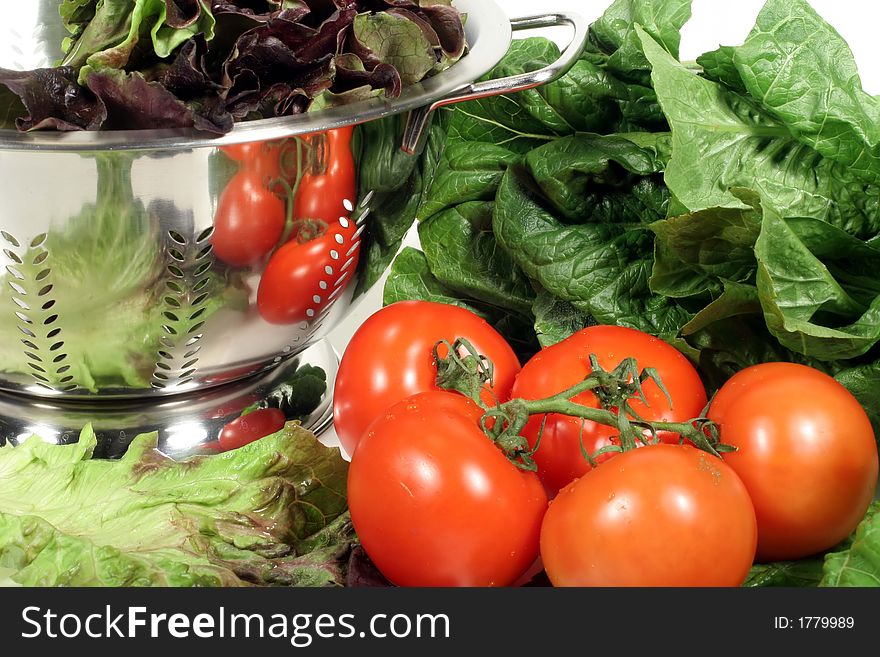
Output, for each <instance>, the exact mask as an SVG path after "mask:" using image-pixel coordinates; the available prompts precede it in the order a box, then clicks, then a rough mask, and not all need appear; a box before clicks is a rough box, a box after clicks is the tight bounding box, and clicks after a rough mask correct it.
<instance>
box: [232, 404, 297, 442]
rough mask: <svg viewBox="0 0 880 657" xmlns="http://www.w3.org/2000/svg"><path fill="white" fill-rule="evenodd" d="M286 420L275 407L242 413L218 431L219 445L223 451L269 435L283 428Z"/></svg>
mask: <svg viewBox="0 0 880 657" xmlns="http://www.w3.org/2000/svg"><path fill="white" fill-rule="evenodd" d="M286 420H287V418H285V417H284V413H282V412H281V411H280V410H278V409H277V408H260V409H257V410H255V411H252V412H250V413H247V414H246V415H242V416H241V417H239V418H236V419H235V420H233V421H232V422H230V423H229V424H227V425H226V426H225V427H223V429H222V430H221V431H220V437H219V439H218V440H219V447H220V449H221V450H222V451H224V452H225V451H228V450H231V449H238V448H239V447H243V446H244V445H247V444H248V443H252V442H254V441H255V440H259V439H260V438H265V437H266V436H271V435H272V434H273V433H276V432H278V431H281V429H283V428H284V423H285V422H286Z"/></svg>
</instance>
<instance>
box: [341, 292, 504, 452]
mask: <svg viewBox="0 0 880 657" xmlns="http://www.w3.org/2000/svg"><path fill="white" fill-rule="evenodd" d="M456 338H467V339H468V340H470V341H471V343H472V344H473V345H474V348H475V349H476V350H477V351H478V352H479V353H480V354H482V355H483V356H486V357H487V358H489V359H490V360H491V361H492V362H493V363H494V365H495V377H494V382H493V383H494V386H493V389H492V392H490V391H488V390H487V391H486V393H485V395H484V401H486V402H487V403H491V402H492V401H493V395H492V393H493V392H494V395H496V396H497V397H498V399H499V400H501V401H506V400H507V399H508V398H509V395H510V388H511V386H512V385H513V379H514V377H515V376H516V373H517V372H519V361H518V360H517V358H516V354H514V353H513V349H511V348H510V345H509V344H507V342H506V341H505V340H504V338H503V337H501V335H500V334H499V333H498V332H497V331H496V330H495V329H493V328H492V327H491V326H489V324H488V323H487V322H486V321H485V320H483V319H482V318H481V317H479V316H477V315H475V314H474V313H472V312H470V311H469V310H466V309H464V308H459V307H458V306H451V305H447V304H443V303H432V302H430V301H401V302H399V303H395V304H392V305H390V306H386V307H385V308H383V309H381V310H379V311H378V312H376V313H374V314H373V315H372V316H371V317H369V318H368V319H367V320H366V321H365V322H364V323H363V324H362V325H361V327H360V328H359V329H358V330H357V332H355V334H354V335H353V336H352V338H351V340H350V341H349V343H348V346H347V347H346V350H345V353H344V354H343V356H342V362H341V363H340V364H339V372H338V374H337V375H336V387H335V390H334V393H333V420H334V425H335V428H336V433H337V435H338V436H339V440H340V442H341V443H342V446H343V447H344V448H345V450H346V451H347V452H348V453H349V454H353V453H354V451H355V447H356V446H357V444H358V441H359V440H360V439H361V436H362V435H363V434H364V431H365V430H366V428H367V426H368V425H369V424H370V422H372V421H373V420H374V419H376V418H377V417H378V416H380V415H381V414H382V413H383V412H384V411H385V409H387V408H388V407H389V406H391V405H392V404H394V403H396V402H398V401H400V400H401V399H403V398H404V397H408V396H410V395H413V394H416V393H418V392H425V391H427V390H436V389H437V387H436V385H435V379H436V377H437V367H436V365H435V364H434V360H433V355H432V350H433V348H434V345H435V344H437V342H439V341H440V340H448V341H450V342H452V341H453V340H455V339H456ZM441 355H445V354H444V353H441Z"/></svg>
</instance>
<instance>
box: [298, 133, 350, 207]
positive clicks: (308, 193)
mask: <svg viewBox="0 0 880 657" xmlns="http://www.w3.org/2000/svg"><path fill="white" fill-rule="evenodd" d="M353 134H354V127H353V126H348V127H345V128H337V129H335V130H328V131H326V132H322V133H319V134H317V135H313V136H312V137H310V138H307V144H308V147H309V148H310V149H311V154H310V156H309V157H308V163H307V166H306V167H305V168H304V170H303V176H302V180H301V181H300V185H299V190H298V192H297V195H296V199H295V201H294V205H293V216H294V217H295V218H297V219H320V220H321V221H325V222H327V223H328V224H333V223H336V222H337V221H338V220H339V218H340V217H348V216H349V215H350V214H351V209H350V208H353V207H354V203H355V201H356V200H357V198H356V197H357V187H356V179H355V171H356V169H355V162H354V154H353V153H352V152H351V138H352V135H353ZM346 205H348V207H346Z"/></svg>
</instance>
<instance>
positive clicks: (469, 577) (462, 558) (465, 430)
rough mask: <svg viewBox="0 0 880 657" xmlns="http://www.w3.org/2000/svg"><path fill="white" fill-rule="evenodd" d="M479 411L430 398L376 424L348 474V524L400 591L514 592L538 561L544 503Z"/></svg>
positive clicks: (412, 400)
mask: <svg viewBox="0 0 880 657" xmlns="http://www.w3.org/2000/svg"><path fill="white" fill-rule="evenodd" d="M480 416H481V411H480V409H479V407H478V406H477V405H476V404H474V403H473V402H472V401H471V400H469V399H467V398H466V397H464V396H463V395H458V394H455V393H450V392H443V391H432V392H425V393H421V394H418V395H415V396H413V397H408V398H406V399H404V400H402V401H400V402H399V403H397V404H395V405H393V406H392V407H391V408H389V409H388V410H387V412H386V413H384V414H383V415H382V416H381V417H380V418H379V419H377V420H376V421H375V422H374V423H372V425H371V426H370V428H369V430H368V431H367V433H366V435H365V436H364V438H363V440H361V442H360V444H359V445H358V448H357V451H356V452H355V454H354V457H353V458H352V461H351V467H350V468H349V471H348V501H349V509H350V510H351V520H352V523H353V524H354V528H355V531H356V532H357V535H358V537H359V538H360V540H361V544H362V545H363V546H364V549H365V550H366V552H367V554H368V555H369V556H370V558H371V559H372V560H373V562H374V563H375V564H376V566H377V567H378V568H379V570H380V571H381V572H382V574H383V575H385V577H387V578H388V579H389V580H390V581H391V582H393V583H395V584H398V585H401V586H508V585H510V584H512V583H513V582H514V581H516V579H517V578H518V577H519V576H520V575H521V574H522V573H524V572H525V571H526V570H527V569H528V568H529V566H531V565H532V563H534V561H535V559H536V558H537V556H538V537H539V533H540V528H541V519H542V517H543V515H544V512H545V511H546V509H547V497H546V495H545V494H544V491H543V489H542V487H541V483H540V481H539V480H538V478H537V476H535V474H534V473H531V472H524V471H522V470H520V469H519V468H517V467H516V466H515V465H513V464H512V463H511V462H510V461H508V460H507V458H506V457H505V456H504V454H502V452H501V450H499V449H498V448H497V447H496V446H495V445H494V444H493V443H492V442H491V441H490V440H489V439H488V438H487V437H486V436H485V435H484V434H483V432H482V431H481V430H480V428H479V424H478V422H479V419H480Z"/></svg>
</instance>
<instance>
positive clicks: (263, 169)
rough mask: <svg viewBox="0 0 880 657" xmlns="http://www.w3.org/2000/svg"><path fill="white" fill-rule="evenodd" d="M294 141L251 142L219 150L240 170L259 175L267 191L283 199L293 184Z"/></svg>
mask: <svg viewBox="0 0 880 657" xmlns="http://www.w3.org/2000/svg"><path fill="white" fill-rule="evenodd" d="M297 139H298V138H296V137H291V138H285V139H277V140H270V141H251V142H244V143H241V144H231V145H229V146H221V147H220V150H221V151H222V152H223V153H224V154H225V155H226V156H227V157H228V158H230V159H231V160H234V161H235V162H238V164H239V165H240V167H241V169H242V170H246V171H250V172H251V173H254V174H256V175H257V176H259V178H260V181H261V182H262V184H263V186H264V187H265V188H266V189H268V190H270V191H272V192H273V193H274V194H275V195H277V196H278V197H279V198H282V199H284V198H285V197H286V196H287V191H288V189H289V186H290V185H292V184H294V182H295V181H296V173H297V168H298V167H297V156H296V151H297Z"/></svg>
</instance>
